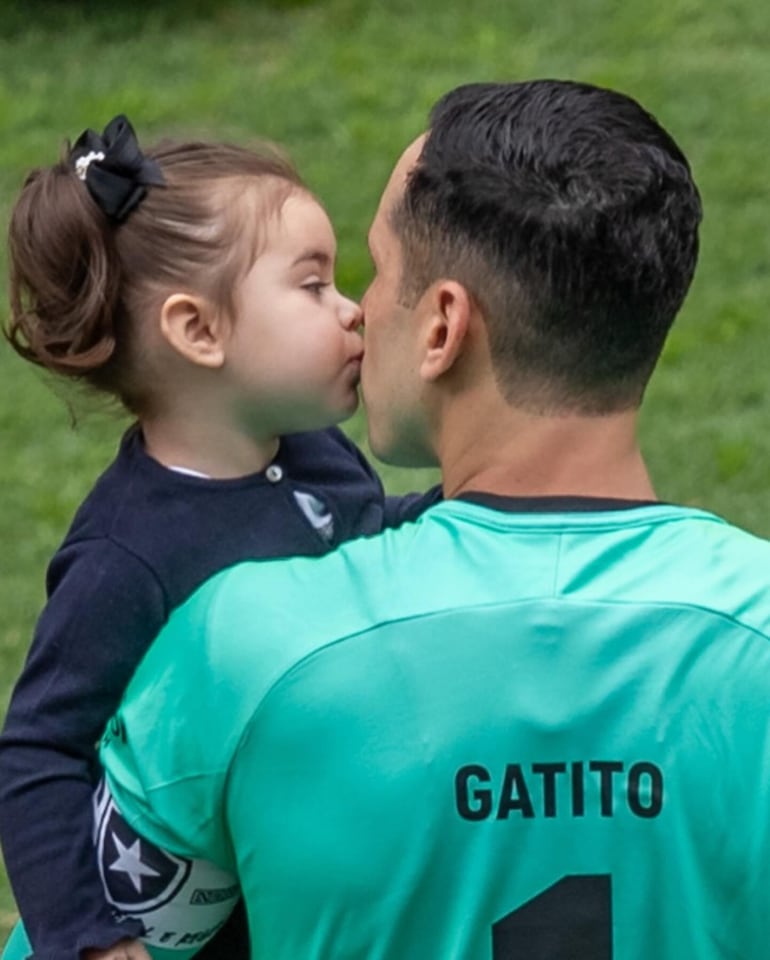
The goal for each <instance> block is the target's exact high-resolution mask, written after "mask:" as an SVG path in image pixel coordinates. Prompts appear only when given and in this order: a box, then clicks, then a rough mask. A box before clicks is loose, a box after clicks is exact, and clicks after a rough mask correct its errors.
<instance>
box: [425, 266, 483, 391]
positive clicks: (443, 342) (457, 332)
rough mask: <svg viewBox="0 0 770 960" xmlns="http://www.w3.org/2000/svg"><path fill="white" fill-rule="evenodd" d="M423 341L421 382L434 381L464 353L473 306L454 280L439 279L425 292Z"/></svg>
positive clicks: (460, 285) (465, 291) (465, 292)
mask: <svg viewBox="0 0 770 960" xmlns="http://www.w3.org/2000/svg"><path fill="white" fill-rule="evenodd" d="M427 297H428V302H427V303H426V306H427V307H428V310H427V317H426V341H425V350H424V353H423V358H422V362H421V364H420V373H421V374H422V377H423V379H424V380H428V381H433V380H437V379H438V378H439V377H440V376H441V375H442V374H444V373H446V372H447V371H448V370H449V369H451V367H453V366H454V364H455V362H456V361H457V359H458V357H459V356H460V355H461V353H462V352H463V348H464V346H465V342H466V338H467V336H468V330H469V327H470V320H471V313H472V310H473V303H472V301H471V297H470V294H469V293H468V291H467V290H466V289H465V287H464V286H463V285H462V284H461V283H457V281H455V280H439V281H437V282H436V283H435V284H433V285H432V286H431V287H430V289H429V290H428V292H427Z"/></svg>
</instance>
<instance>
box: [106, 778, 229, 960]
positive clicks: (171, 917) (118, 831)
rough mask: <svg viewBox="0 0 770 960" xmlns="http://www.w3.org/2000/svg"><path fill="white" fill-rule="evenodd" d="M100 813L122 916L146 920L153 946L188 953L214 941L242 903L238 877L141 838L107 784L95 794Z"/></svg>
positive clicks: (109, 892) (112, 896) (110, 884)
mask: <svg viewBox="0 0 770 960" xmlns="http://www.w3.org/2000/svg"><path fill="white" fill-rule="evenodd" d="M94 815H95V829H94V843H95V846H96V850H97V854H98V861H99V872H100V874H101V878H102V883H103V884H104V890H105V893H106V896H107V900H108V901H109V903H110V904H112V906H113V908H114V909H115V913H116V915H119V916H123V917H138V918H139V919H140V920H142V922H143V923H144V926H145V934H144V936H143V937H142V939H143V940H144V942H145V943H147V944H149V945H151V946H160V947H165V948H167V949H171V950H188V949H189V948H190V947H193V946H196V947H198V946H202V945H203V944H204V943H206V942H207V941H208V940H209V939H211V937H212V936H213V935H214V934H215V933H216V931H217V930H218V929H219V928H220V927H221V926H222V924H223V923H224V922H225V921H226V920H227V918H228V916H229V915H230V913H231V912H232V909H233V907H234V906H235V904H236V903H237V902H238V899H239V897H240V887H239V886H238V881H237V878H236V877H234V876H233V875H232V874H230V873H227V872H226V871H224V870H221V869H220V868H219V867H217V866H216V865H215V864H213V863H209V862H208V861H205V860H191V859H188V858H186V857H181V856H177V855H175V854H173V853H169V852H168V851H165V850H161V849H159V848H158V847H156V846H155V845H154V844H151V843H149V842H148V841H147V840H145V839H144V838H143V837H141V836H139V834H137V832H136V831H135V830H134V829H133V827H131V826H130V825H129V824H128V823H127V822H126V820H125V819H124V818H123V816H122V815H121V813H120V811H119V810H118V808H117V807H116V805H115V802H114V801H113V799H112V796H111V795H110V792H109V789H108V788H107V786H106V784H105V782H104V781H102V783H101V784H100V785H99V787H98V789H97V791H96V793H95V795H94Z"/></svg>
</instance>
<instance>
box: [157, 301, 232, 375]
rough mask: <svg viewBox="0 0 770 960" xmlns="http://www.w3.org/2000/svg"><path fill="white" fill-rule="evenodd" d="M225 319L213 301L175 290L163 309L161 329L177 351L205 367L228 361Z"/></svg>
mask: <svg viewBox="0 0 770 960" xmlns="http://www.w3.org/2000/svg"><path fill="white" fill-rule="evenodd" d="M225 326H226V324H225V320H224V318H223V316H222V313H221V311H220V310H217V309H216V308H215V307H214V305H213V304H212V303H211V301H210V300H207V299H206V298H205V297H197V296H194V295H193V294H189V293H172V294H171V296H169V297H166V299H165V300H164V302H163V305H162V307H161V309H160V331H161V333H162V334H163V336H164V337H165V339H166V340H167V341H168V343H169V344H170V345H171V346H172V347H173V349H174V350H176V352H177V353H178V354H179V355H180V356H182V357H184V358H185V360H189V361H190V363H195V364H198V366H201V367H210V368H212V369H215V368H217V367H221V366H222V364H223V363H224V359H225V354H224V337H225Z"/></svg>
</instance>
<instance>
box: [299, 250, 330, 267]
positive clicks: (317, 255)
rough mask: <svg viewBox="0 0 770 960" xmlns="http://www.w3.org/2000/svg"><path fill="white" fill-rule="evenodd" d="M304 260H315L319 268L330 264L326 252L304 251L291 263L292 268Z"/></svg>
mask: <svg viewBox="0 0 770 960" xmlns="http://www.w3.org/2000/svg"><path fill="white" fill-rule="evenodd" d="M306 260H315V261H316V262H317V263H318V264H320V266H322V267H325V266H327V265H328V264H330V263H331V261H332V258H331V257H330V256H329V254H328V253H327V251H326V250H304V251H303V252H302V253H301V254H300V255H299V256H298V257H297V259H296V260H294V261H293V263H292V267H296V266H297V265H298V264H300V263H304V262H305V261H306Z"/></svg>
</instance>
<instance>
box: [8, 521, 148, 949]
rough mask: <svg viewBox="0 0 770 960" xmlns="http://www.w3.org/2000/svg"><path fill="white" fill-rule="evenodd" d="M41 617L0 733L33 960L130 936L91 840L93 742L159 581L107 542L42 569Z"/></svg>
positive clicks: (144, 632)
mask: <svg viewBox="0 0 770 960" xmlns="http://www.w3.org/2000/svg"><path fill="white" fill-rule="evenodd" d="M48 587H49V599H48V602H47V604H46V606H45V608H44V610H43V613H42V615H41V617H40V619H39V621H38V624H37V627H36V630H35V636H34V639H33V642H32V645H31V648H30V651H29V655H28V657H27V661H26V663H25V666H24V669H23V671H22V674H21V676H20V678H19V680H18V682H17V684H16V687H15V689H14V692H13V695H12V698H11V703H10V706H9V709H8V713H7V717H6V721H5V726H4V728H3V731H2V734H0V841H1V842H2V848H3V856H4V859H5V865H6V869H7V872H8V877H9V879H10V882H11V888H12V890H13V893H14V896H15V898H16V903H17V905H18V908H19V912H20V913H21V916H22V919H23V921H24V924H25V927H26V931H27V935H28V937H29V939H30V941H31V943H32V946H33V950H34V957H35V960H79V955H80V951H81V950H83V949H85V948H87V947H97V948H99V947H101V948H104V947H108V946H111V945H112V944H114V943H116V942H117V941H118V940H120V939H121V938H123V937H134V936H138V935H139V934H140V933H141V932H142V930H143V927H142V924H141V923H140V922H139V921H135V920H130V921H124V922H122V923H120V922H118V921H116V920H115V918H114V917H113V916H112V912H111V910H110V907H109V905H108V904H107V902H106V900H105V896H104V892H103V887H102V882H101V879H100V876H99V872H98V869H97V861H96V856H95V851H94V845H93V821H94V818H93V809H92V795H93V789H94V785H95V780H96V779H97V777H98V770H97V762H96V743H97V741H98V739H99V737H100V736H101V734H102V732H103V729H104V727H105V725H106V723H107V721H108V719H109V718H110V717H111V716H112V714H113V713H114V711H115V709H116V708H117V706H118V704H119V702H120V698H121V696H122V693H123V691H124V689H125V687H126V685H127V683H128V681H129V679H130V677H131V675H132V674H133V672H134V669H135V668H136V666H137V665H138V663H139V661H140V660H141V658H142V656H143V655H144V653H145V651H146V649H147V648H148V646H149V645H150V643H151V642H152V640H153V638H154V637H155V635H156V634H157V633H158V631H159V630H160V628H161V626H162V625H163V623H164V621H165V619H166V603H165V597H164V593H163V589H162V587H161V584H160V583H159V582H158V580H157V578H156V577H155V575H154V573H153V572H152V571H151V570H150V569H149V568H148V567H147V566H146V565H145V564H144V563H143V562H142V561H140V560H139V559H138V558H136V557H134V556H133V555H132V554H130V553H128V552H127V551H126V550H124V549H123V548H121V547H120V546H118V545H116V544H114V543H112V542H111V541H108V540H90V541H86V542H82V543H78V544H74V545H70V546H68V547H66V548H65V549H63V550H62V551H60V553H58V554H57V555H56V556H55V557H54V560H53V561H52V563H51V567H50V569H49V576H48Z"/></svg>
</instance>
